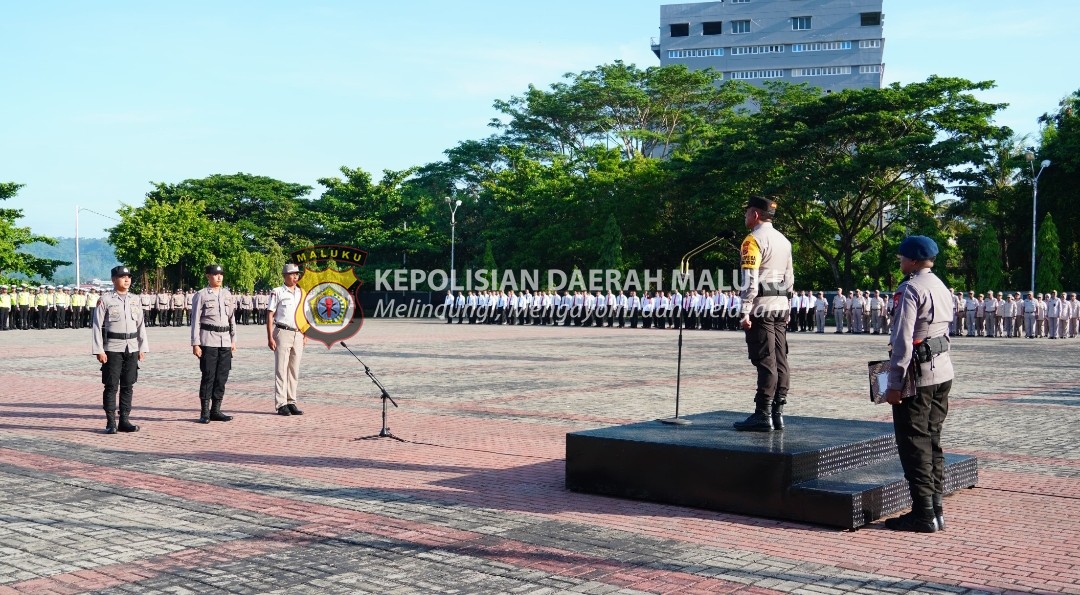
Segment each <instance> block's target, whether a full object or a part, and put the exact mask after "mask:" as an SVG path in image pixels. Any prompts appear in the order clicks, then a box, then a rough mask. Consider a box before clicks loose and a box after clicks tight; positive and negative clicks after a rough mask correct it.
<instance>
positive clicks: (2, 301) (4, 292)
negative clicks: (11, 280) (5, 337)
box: [0, 285, 11, 331]
mask: <svg viewBox="0 0 1080 595" xmlns="http://www.w3.org/2000/svg"><path fill="white" fill-rule="evenodd" d="M10 317H11V294H9V293H8V288H7V285H0V331H6V330H8V319H9V318H10Z"/></svg>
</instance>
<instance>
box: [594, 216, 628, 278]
mask: <svg viewBox="0 0 1080 595" xmlns="http://www.w3.org/2000/svg"><path fill="white" fill-rule="evenodd" d="M599 248H600V250H599V252H600V254H599V259H598V260H597V262H596V268H597V269H600V270H605V271H617V270H621V269H622V268H623V262H622V230H620V229H619V222H618V220H616V219H615V215H614V214H609V215H608V216H607V221H605V222H604V229H603V231H602V232H601V234H600V245H599Z"/></svg>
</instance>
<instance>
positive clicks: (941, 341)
mask: <svg viewBox="0 0 1080 595" xmlns="http://www.w3.org/2000/svg"><path fill="white" fill-rule="evenodd" d="M948 350H949V340H948V339H947V338H945V336H940V337H930V338H927V339H923V340H922V341H919V342H918V343H916V344H915V359H916V360H917V361H918V362H919V363H926V362H928V361H930V360H932V359H934V356H936V355H939V354H942V353H945V352H946V351H948Z"/></svg>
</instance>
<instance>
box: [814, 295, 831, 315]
mask: <svg viewBox="0 0 1080 595" xmlns="http://www.w3.org/2000/svg"><path fill="white" fill-rule="evenodd" d="M828 310H829V300H827V299H825V298H823V297H818V298H817V299H816V300H814V311H815V312H827V311H828Z"/></svg>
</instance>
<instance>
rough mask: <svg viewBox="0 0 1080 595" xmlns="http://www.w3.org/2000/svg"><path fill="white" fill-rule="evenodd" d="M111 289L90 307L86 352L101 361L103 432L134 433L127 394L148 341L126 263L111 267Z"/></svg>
mask: <svg viewBox="0 0 1080 595" xmlns="http://www.w3.org/2000/svg"><path fill="white" fill-rule="evenodd" d="M112 283H113V290H112V291H110V292H108V293H106V294H105V295H103V296H101V299H100V300H98V303H97V306H96V307H95V308H94V319H93V326H92V328H93V330H92V331H91V339H90V341H91V349H90V352H91V353H92V354H93V355H95V356H96V357H97V361H98V362H99V363H101V383H102V384H104V385H105V390H104V392H102V394H101V404H102V407H103V408H104V409H105V433H106V434H115V433H116V432H117V431H121V432H138V431H139V426H137V425H134V424H132V423H131V422H130V421H129V419H128V416H129V415H130V414H131V397H132V393H133V389H132V387H133V385H134V384H135V381H136V380H138V377H139V362H141V361H143V359H144V358H145V357H146V352H147V351H149V343H148V342H147V340H146V324H145V322H144V319H143V312H142V303H141V301H140V300H139V297H138V296H137V295H134V294H131V293H128V288H130V287H131V271H130V270H128V268H127V267H126V266H123V265H121V266H117V267H113V269H112ZM117 390H119V392H120V423H119V424H117V423H116V409H117V407H116V393H117Z"/></svg>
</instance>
